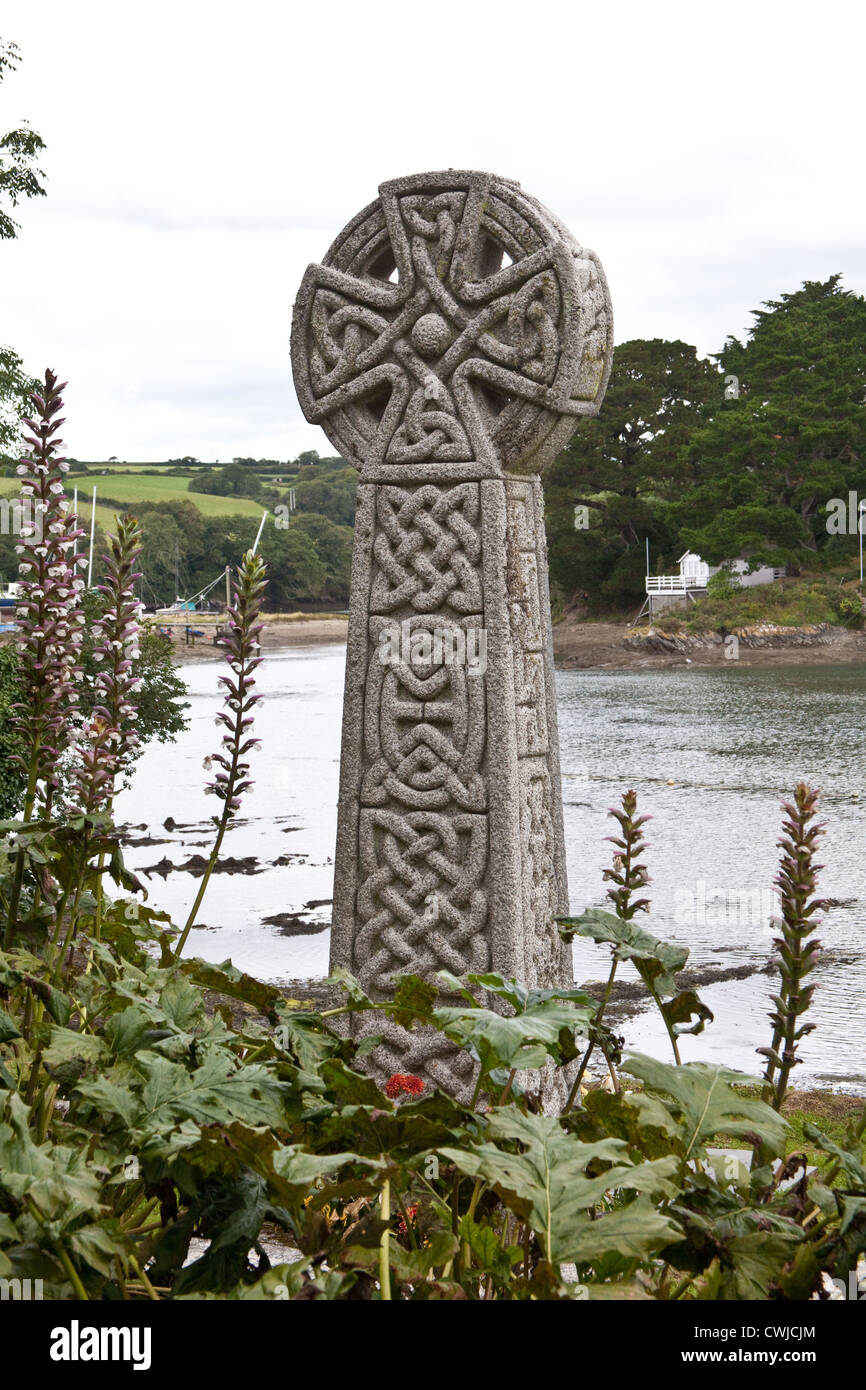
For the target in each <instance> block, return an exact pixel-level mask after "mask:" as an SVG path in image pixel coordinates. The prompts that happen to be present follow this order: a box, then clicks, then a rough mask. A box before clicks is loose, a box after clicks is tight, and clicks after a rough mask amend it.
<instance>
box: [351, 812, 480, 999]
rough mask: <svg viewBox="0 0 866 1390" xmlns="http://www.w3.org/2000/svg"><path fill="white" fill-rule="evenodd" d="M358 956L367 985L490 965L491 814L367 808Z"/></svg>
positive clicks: (382, 987)
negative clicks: (486, 884) (486, 878)
mask: <svg viewBox="0 0 866 1390" xmlns="http://www.w3.org/2000/svg"><path fill="white" fill-rule="evenodd" d="M359 842H360V844H359V847H360V854H361V883H360V886H359V889H358V916H359V918H360V922H361V926H360V928H359V930H358V932H357V935H356V937H355V951H354V961H355V970H356V973H357V975H358V978H359V979H360V980H361V983H362V984H363V985H364V986H365V988H372V989H374V990H376V991H377V992H378V991H381V990H389V989H393V987H394V984H395V982H396V980H397V978H398V977H399V976H400V975H401V974H406V973H407V972H408V971H413V972H415V973H417V974H425V975H433V974H435V972H436V971H437V970H442V969H445V970H451V971H453V972H455V973H457V974H462V973H463V972H464V971H467V970H480V971H483V970H486V969H487V968H488V964H489V959H490V951H489V944H488V941H487V938H486V936H485V933H484V926H485V923H486V920H487V895H486V893H485V892H484V890H483V888H482V884H483V880H484V875H485V871H486V868H487V820H486V817H484V816H473V815H449V816H446V815H441V814H439V813H437V812H429V811H409V812H406V813H402V814H401V813H398V812H396V811H391V810H362V811H361V821H360V832H359Z"/></svg>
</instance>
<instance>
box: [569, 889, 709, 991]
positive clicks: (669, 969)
mask: <svg viewBox="0 0 866 1390" xmlns="http://www.w3.org/2000/svg"><path fill="white" fill-rule="evenodd" d="M557 922H558V924H559V926H560V928H562V936H563V938H564V940H566V941H571V940H572V939H573V938H574V937H575V936H587V937H589V938H590V940H591V941H597V942H599V943H601V944H606V945H610V946H613V947H614V955H615V956H616V957H617V959H618V960H631V961H633V962H634V964H635V968H636V969H637V970H638V972H639V973H640V975H641V977H642V978H644V980H645V983H647V985H649V986H650V987H651V988H652V989H654V990H655V992H656V993H659V994H676V992H677V986H676V981H675V980H674V978H673V976H674V975H675V974H676V972H677V971H678V970H682V968H683V966H684V965H685V963H686V961H687V960H688V958H689V952H688V948H687V947H686V946H674V945H671V944H670V943H668V942H665V941H660V940H659V938H658V937H657V936H653V935H652V934H651V933H650V932H648V931H644V930H643V929H642V928H641V927H638V926H637V925H636V924H635V923H634V922H625V921H623V919H622V918H621V917H616V916H615V915H614V914H613V913H612V912H604V911H603V910H602V909H601V908H599V907H591V908H589V909H588V910H587V911H586V912H583V913H581V915H580V916H579V917H558V918H557Z"/></svg>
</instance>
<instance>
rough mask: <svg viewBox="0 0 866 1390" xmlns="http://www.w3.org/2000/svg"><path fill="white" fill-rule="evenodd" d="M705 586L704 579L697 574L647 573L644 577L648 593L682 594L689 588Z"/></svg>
mask: <svg viewBox="0 0 866 1390" xmlns="http://www.w3.org/2000/svg"><path fill="white" fill-rule="evenodd" d="M706 587H707V581H706V579H702V578H701V577H700V575H697V574H648V575H647V577H646V592H647V593H648V594H684V593H686V592H687V591H688V590H689V589H705V588H706Z"/></svg>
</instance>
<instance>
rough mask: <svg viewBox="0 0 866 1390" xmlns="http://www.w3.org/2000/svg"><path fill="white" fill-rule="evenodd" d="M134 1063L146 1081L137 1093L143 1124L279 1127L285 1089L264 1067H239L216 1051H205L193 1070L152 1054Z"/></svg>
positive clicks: (229, 1058) (141, 1055) (227, 1055)
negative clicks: (231, 1122)
mask: <svg viewBox="0 0 866 1390" xmlns="http://www.w3.org/2000/svg"><path fill="white" fill-rule="evenodd" d="M139 1065H140V1066H141V1068H142V1070H143V1071H144V1073H145V1076H146V1078H147V1080H146V1082H145V1085H144V1089H143V1091H142V1095H141V1101H142V1114H141V1119H140V1124H141V1125H143V1126H147V1127H148V1128H151V1127H162V1126H166V1125H170V1124H171V1123H172V1122H173V1121H179V1120H183V1119H192V1120H195V1121H196V1122H197V1123H198V1124H219V1123H220V1122H221V1121H224V1120H226V1119H229V1120H241V1121H243V1122H244V1123H245V1124H249V1125H270V1126H272V1127H273V1128H275V1129H279V1128H280V1126H281V1124H282V1123H283V1120H284V1110H283V1103H282V1102H283V1097H284V1095H285V1094H286V1093H287V1091H288V1087H287V1086H285V1085H284V1083H283V1082H280V1081H277V1080H276V1079H275V1078H274V1076H273V1074H272V1073H271V1072H270V1071H268V1069H267V1068H266V1067H262V1066H258V1065H248V1066H244V1067H238V1066H237V1065H236V1063H235V1061H234V1059H233V1058H232V1057H231V1055H230V1054H228V1053H225V1052H222V1051H221V1050H214V1051H213V1052H211V1053H209V1054H208V1055H207V1056H206V1057H205V1058H204V1059H203V1060H202V1062H201V1064H200V1065H199V1066H198V1067H196V1069H195V1071H193V1072H188V1071H187V1070H186V1068H185V1067H184V1066H183V1065H182V1064H180V1063H178V1062H171V1061H169V1060H168V1059H167V1058H164V1057H157V1056H155V1055H154V1054H153V1053H150V1054H147V1053H142V1054H140V1055H139Z"/></svg>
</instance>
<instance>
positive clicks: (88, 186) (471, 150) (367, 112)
mask: <svg viewBox="0 0 866 1390" xmlns="http://www.w3.org/2000/svg"><path fill="white" fill-rule="evenodd" d="M863 14H864V9H863V7H862V6H859V5H855V4H843V3H837V0H824V2H823V3H822V4H821V5H819V6H815V5H814V4H810V5H805V4H797V3H775V0H751V3H746V4H742V3H739V0H736V3H729V2H728V0H722V2H721V3H714V4H708V3H706V2H705V0H704V2H703V3H701V0H690V3H686V4H679V3H673V0H655V3H647V2H646V0H645V3H641V4H636V5H632V4H630V3H616V2H615V0H613V3H611V0H597V3H594V4H591V5H584V4H580V3H578V0H567V3H561V4H552V3H550V0H531V3H525V4H522V5H515V4H512V3H510V0H500V3H499V4H497V5H493V4H486V5H479V4H477V3H475V0H456V2H455V0H433V3H429V4H419V3H412V0H402V3H401V0H396V2H395V0H365V3H361V2H360V0H354V3H351V4H346V3H345V0H329V3H326V4H319V5H312V4H305V5H303V6H300V5H297V4H292V3H289V4H278V3H274V0H244V3H243V4H241V5H238V4H236V3H232V4H223V3H218V0H207V3H197V0H174V3H165V0H149V3H147V4H135V5H133V4H119V3H117V0H113V3H111V4H106V3H101V0H75V3H73V4H69V3H68V0H64V3H59V2H58V0H40V3H39V4H34V3H33V0H4V4H3V9H2V16H0V33H2V36H3V37H4V38H6V39H14V40H15V41H16V42H17V43H18V45H19V46H20V48H21V50H22V54H23V62H22V65H21V67H20V68H19V69H18V72H17V73H15V74H13V75H11V76H9V77H7V79H6V81H5V82H3V84H2V86H0V132H3V131H5V130H8V129H10V128H11V127H12V126H14V125H16V124H17V123H18V122H19V121H20V120H21V119H22V118H26V119H28V120H29V121H30V123H31V125H32V126H33V127H34V128H35V129H36V130H37V131H39V133H40V134H41V135H42V137H43V138H44V140H45V141H46V143H47V145H48V149H47V151H46V155H45V159H44V168H45V170H46V172H47V173H48V175H49V181H48V190H49V191H48V197H47V198H44V199H39V200H35V201H33V202H31V203H29V204H25V205H23V206H22V207H21V208H20V209H19V212H18V214H17V215H18V219H19V221H20V222H21V223H22V231H21V233H20V237H19V240H18V241H17V242H0V342H4V343H7V342H8V343H9V344H10V345H12V346H13V347H15V349H16V350H17V351H18V352H20V353H21V354H22V356H23V357H24V359H25V363H26V365H27V367H28V368H29V369H30V370H32V371H33V372H34V374H37V375H38V374H40V373H41V371H42V370H43V369H44V367H45V366H46V365H50V366H52V367H54V368H55V369H56V370H57V371H59V372H60V373H61V375H62V376H63V377H66V378H68V379H69V390H68V393H67V412H66V415H67V420H68V424H67V427H66V430H65V437H66V442H67V445H68V449H69V452H70V453H71V454H73V455H75V456H78V457H80V458H105V457H107V456H109V455H111V454H116V455H118V457H119V458H122V459H127V460H129V461H133V460H160V459H164V458H166V457H169V456H173V457H176V456H179V455H183V454H186V453H191V454H194V455H196V456H198V457H200V458H203V459H214V458H219V459H220V460H226V459H229V458H231V456H232V455H237V454H243V455H247V454H251V455H253V456H255V457H263V456H266V457H276V458H283V459H284V458H287V457H292V456H294V455H295V454H297V453H298V451H299V450H301V449H304V448H318V449H319V451H320V452H321V453H331V452H333V450H332V448H331V446H330V445H329V444H328V442H327V440H326V439H325V437H324V435H323V434H322V433H321V431H320V430H318V429H317V428H315V427H313V426H310V425H307V424H306V422H305V421H304V419H303V416H302V415H301V412H300V410H299V408H298V405H297V402H296V399H295V395H294V390H293V388H292V384H291V374H290V369H289V358H288V336H289V324H290V317H291V305H292V300H293V298H294V294H295V291H296V289H297V286H298V284H299V282H300V278H301V275H302V273H303V270H304V267H305V266H306V265H307V263H308V262H309V261H311V260H318V259H320V258H321V256H322V255H323V254H324V252H325V251H326V249H327V247H328V245H329V244H330V241H331V240H332V238H333V237H334V235H335V234H336V233H337V232H338V231H339V230H340V228H341V227H342V226H343V224H344V223H345V222H346V221H348V220H349V218H350V217H351V216H353V215H354V213H355V212H356V211H358V210H359V209H360V208H361V207H362V206H364V205H365V204H366V203H367V202H369V201H370V200H371V199H372V198H374V197H375V195H376V188H377V185H378V184H379V183H380V182H381V181H382V180H383V179H386V178H393V177H396V176H398V175H401V174H408V173H414V172H417V171H421V170H426V169H438V168H447V167H449V166H451V167H454V168H480V169H491V170H493V171H494V172H495V173H498V174H501V175H504V176H506V177H509V178H516V179H518V180H519V181H520V182H521V183H522V184H523V186H524V188H526V189H527V190H528V191H529V192H530V193H533V194H534V195H535V196H537V197H539V198H540V199H541V200H542V201H543V202H545V203H547V204H548V205H549V206H550V207H551V208H552V209H553V210H554V211H555V212H556V213H558V214H559V215H560V216H561V217H562V218H563V219H564V220H565V221H566V222H568V223H569V225H570V226H571V227H572V229H573V231H574V232H575V233H576V235H577V236H578V237H579V238H580V240H581V241H582V242H583V243H584V245H587V246H590V247H592V248H593V249H594V250H596V251H597V252H598V253H599V255H600V256H601V258H602V262H603V264H604V266H605V270H606V273H607V276H608V280H609V282H610V287H611V293H612V297H613V304H614V313H615V318H616V330H617V331H616V338H617V341H618V342H623V341H625V340H626V339H628V338H633V337H669V338H684V339H685V340H686V341H688V342H693V343H695V344H697V346H698V348H699V350H700V351H701V352H711V351H714V350H717V349H718V348H720V347H721V345H722V343H723V341H724V338H725V336H726V335H727V334H728V333H736V334H738V335H741V334H743V333H744V332H745V331H746V329H747V327H748V325H749V323H750V322H751V319H750V313H749V311H750V310H751V309H752V308H754V307H757V305H758V304H759V303H760V302H761V301H762V300H764V299H768V298H775V297H777V296H778V295H779V293H781V292H782V291H784V290H794V289H796V288H797V287H798V286H799V284H800V283H801V282H802V281H803V280H804V279H818V278H826V277H827V276H828V275H830V274H831V273H833V272H834V271H837V270H838V271H842V272H843V274H844V276H845V283H846V285H847V286H848V287H849V288H851V289H856V290H858V291H860V292H866V237H864V223H866V216H864V214H866V191H864V190H866V179H864V155H863V145H864V126H866V122H864V117H863V113H864V96H863V86H862V65H863V51H864V50H863V39H864V29H866V25H864V19H863Z"/></svg>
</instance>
